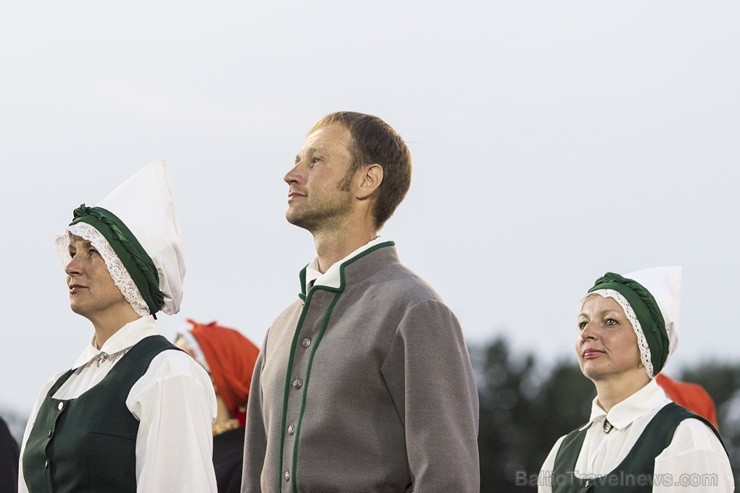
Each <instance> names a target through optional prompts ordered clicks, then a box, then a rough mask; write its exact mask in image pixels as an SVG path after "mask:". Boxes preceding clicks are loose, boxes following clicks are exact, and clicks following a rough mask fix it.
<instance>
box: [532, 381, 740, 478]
mask: <svg viewBox="0 0 740 493" xmlns="http://www.w3.org/2000/svg"><path fill="white" fill-rule="evenodd" d="M669 402H671V401H670V400H669V399H667V398H666V396H665V394H664V392H663V390H662V389H661V388H660V387H659V386H658V384H657V383H656V382H655V380H650V382H649V383H648V384H647V385H646V386H645V387H643V388H642V389H640V390H639V391H637V392H635V393H634V394H632V395H631V396H630V397H628V398H627V399H625V400H624V401H622V402H620V403H619V404H617V405H615V406H614V407H612V408H611V409H610V410H609V413H606V412H604V410H603V409H602V408H601V407H600V406H599V405H598V404H597V400H596V399H594V401H593V403H592V404H591V418H590V420H589V422H588V423H587V424H586V425H584V426H583V427H582V428H581V429H586V428H588V431H587V432H586V438H585V440H584V442H583V446H582V447H581V452H580V453H579V455H578V459H577V461H576V467H575V471H574V473H575V476H576V477H578V478H588V477H598V476H604V475H606V474H608V473H610V472H611V471H613V470H614V468H616V467H617V466H618V465H619V464H620V463H621V462H622V460H624V458H625V457H627V454H628V453H629V452H630V450H632V447H633V446H634V444H635V443H636V442H637V439H638V438H640V435H641V434H642V432H643V430H645V427H646V426H647V425H648V423H650V420H651V419H652V418H653V416H655V415H656V414H657V413H658V411H660V410H661V409H662V408H663V407H664V406H665V405H666V404H668V403H669ZM605 419H608V421H609V423H611V424H612V425H613V427H614V428H613V429H611V430H610V431H609V432H608V433H606V432H605V431H604V420H605ZM564 438H565V436H562V437H560V438H559V439H558V441H557V442H555V445H554V446H553V448H552V450H550V453H549V455H548V456H547V458H546V459H545V462H544V464H543V465H542V469H541V470H540V474H539V477H538V479H537V483H538V492H540V493H550V492H551V491H552V480H553V478H552V469H553V465H554V463H555V456H556V455H557V453H558V450H559V449H560V444H561V443H562V441H563V439H564ZM633 479H635V480H637V479H638V478H633ZM734 485H735V481H734V478H733V475H732V469H731V467H730V461H729V459H728V457H727V453H726V452H725V450H724V448H723V447H722V444H721V443H720V441H719V440H718V439H717V437H716V436H715V434H714V432H713V431H712V430H710V429H709V428H708V427H707V426H706V425H705V424H704V423H703V422H701V421H699V420H698V419H685V420H683V421H682V422H681V423H680V424H679V425H678V427H677V428H676V432H675V434H674V435H673V440H672V441H671V443H670V445H668V447H666V449H665V450H663V452H662V453H661V454H660V455H658V457H656V458H655V469H654V472H653V491H654V492H663V491H671V492H686V493H689V492H691V493H696V492H697V491H702V492H732V491H734V488H735V486H734Z"/></svg>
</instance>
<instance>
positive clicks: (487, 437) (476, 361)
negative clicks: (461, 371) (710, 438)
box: [471, 338, 740, 493]
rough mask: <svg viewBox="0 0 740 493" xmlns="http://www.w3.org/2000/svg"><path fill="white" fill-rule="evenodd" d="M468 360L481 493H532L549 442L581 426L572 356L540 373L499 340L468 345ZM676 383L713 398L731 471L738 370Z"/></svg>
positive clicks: (584, 404) (709, 369) (719, 369)
mask: <svg viewBox="0 0 740 493" xmlns="http://www.w3.org/2000/svg"><path fill="white" fill-rule="evenodd" d="M471 357H472V360H473V365H474V367H475V370H476V376H477V378H478V390H479V395H480V433H479V437H478V445H479V451H480V466H481V492H512V493H513V492H518V493H522V492H533V491H536V490H537V488H536V475H537V473H538V472H539V469H540V466H541V465H542V463H543V462H544V460H545V457H546V456H547V454H548V452H549V451H550V449H551V448H552V446H553V444H554V443H555V441H556V440H557V439H558V438H559V437H560V436H562V435H564V434H565V433H567V432H569V431H571V430H573V429H574V428H576V427H578V426H580V425H583V424H585V423H586V420H587V419H588V416H589V413H590V410H591V402H592V400H593V398H594V396H595V395H596V392H595V389H594V386H593V384H592V383H591V382H590V381H589V380H588V379H586V378H585V377H584V376H583V375H582V374H581V370H580V368H579V367H578V364H577V362H576V359H575V355H573V356H572V357H565V358H563V359H561V360H560V361H558V362H556V363H555V364H554V365H551V366H549V367H547V368H544V365H538V364H537V361H536V359H535V357H534V355H532V354H512V352H511V351H510V349H509V345H508V343H507V341H506V340H505V339H504V338H498V339H495V340H493V341H492V342H490V343H489V344H486V345H483V346H477V347H472V348H471ZM679 378H680V379H682V380H687V381H692V382H696V383H699V384H701V385H703V386H704V387H705V388H706V389H707V391H708V392H709V393H710V395H711V396H712V397H713V398H714V400H715V403H716V405H717V410H718V416H719V421H720V430H721V432H722V435H723V437H724V440H725V443H726V444H727V445H728V450H730V456H731V457H730V459H731V461H733V470H734V471H735V472H736V473H737V472H738V466H740V463H739V462H738V460H739V459H740V457H737V455H738V454H740V417H735V415H736V414H738V411H740V392H737V390H738V389H740V365H738V364H734V365H733V364H726V363H717V362H712V363H704V364H701V365H698V366H696V367H693V368H691V369H687V370H685V371H684V372H683V373H682V374H681V375H679ZM733 394H734V396H735V399H732V397H733ZM736 482H737V480H736Z"/></svg>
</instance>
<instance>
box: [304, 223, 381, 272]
mask: <svg viewBox="0 0 740 493" xmlns="http://www.w3.org/2000/svg"><path fill="white" fill-rule="evenodd" d="M377 236H378V232H377V231H375V230H374V229H372V230H371V229H366V230H362V231H355V232H353V234H351V235H347V234H344V235H341V236H340V235H333V234H327V235H314V244H315V245H316V257H317V259H318V268H319V272H321V273H322V274H324V273H325V272H326V271H327V270H328V269H329V267H331V266H332V265H334V264H335V263H337V262H339V261H340V260H342V259H343V258H344V257H346V256H347V255H349V254H350V253H352V252H354V251H355V250H357V249H358V248H360V247H361V246H363V245H365V244H367V243H368V242H369V241H372V240H374V239H375V238H377Z"/></svg>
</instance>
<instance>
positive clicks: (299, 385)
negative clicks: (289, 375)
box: [293, 378, 303, 390]
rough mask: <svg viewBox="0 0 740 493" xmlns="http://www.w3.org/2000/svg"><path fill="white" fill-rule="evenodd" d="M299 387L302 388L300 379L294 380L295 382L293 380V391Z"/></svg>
mask: <svg viewBox="0 0 740 493" xmlns="http://www.w3.org/2000/svg"><path fill="white" fill-rule="evenodd" d="M301 387H303V380H301V379H300V378H296V379H295V380H293V388H294V389H296V390H298V389H300V388H301Z"/></svg>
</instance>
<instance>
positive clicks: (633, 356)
mask: <svg viewBox="0 0 740 493" xmlns="http://www.w3.org/2000/svg"><path fill="white" fill-rule="evenodd" d="M576 354H577V355H578V363H579V365H580V366H581V372H583V374H584V375H585V376H586V378H588V379H590V380H592V381H594V382H596V381H599V380H608V379H610V378H614V377H623V376H626V375H628V374H630V373H632V372H642V373H644V369H642V368H641V367H640V351H639V349H638V348H637V336H636V335H635V331H634V328H633V327H632V324H631V323H630V321H629V320H628V319H627V317H626V315H625V314H624V310H623V309H622V307H621V306H620V305H619V303H617V301H616V300H614V299H613V298H604V297H602V296H599V295H597V294H592V295H589V296H588V297H586V299H585V300H584V302H583V305H582V306H581V313H580V314H579V315H578V337H577V338H576Z"/></svg>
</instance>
